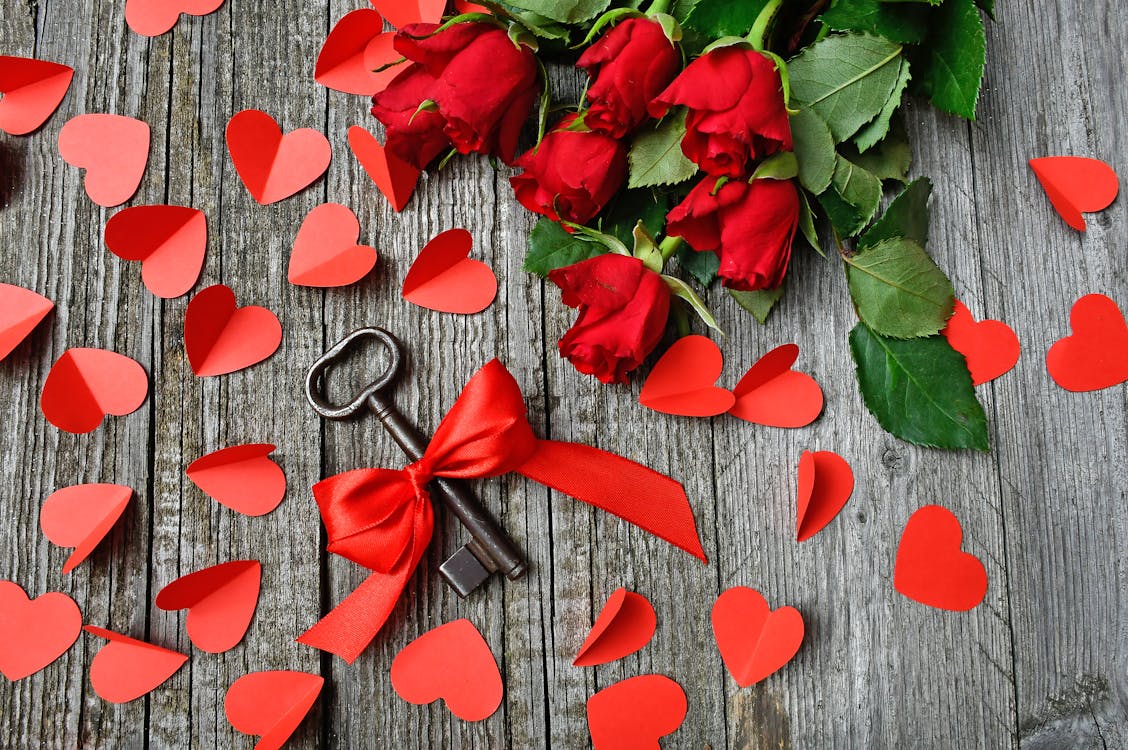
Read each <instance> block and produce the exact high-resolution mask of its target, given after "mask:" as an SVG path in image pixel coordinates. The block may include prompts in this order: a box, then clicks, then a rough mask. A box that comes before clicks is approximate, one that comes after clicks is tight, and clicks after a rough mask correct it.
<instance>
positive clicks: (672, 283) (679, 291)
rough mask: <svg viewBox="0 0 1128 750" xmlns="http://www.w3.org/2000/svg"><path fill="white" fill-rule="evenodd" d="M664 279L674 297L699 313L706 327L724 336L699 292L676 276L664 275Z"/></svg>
mask: <svg viewBox="0 0 1128 750" xmlns="http://www.w3.org/2000/svg"><path fill="white" fill-rule="evenodd" d="M662 278H663V279H665V280H666V286H668V287H670V291H671V292H673V295H674V296H675V297H677V298H679V299H682V300H685V301H686V302H687V303H689V306H690V307H692V308H693V311H694V312H696V313H697V316H698V317H699V318H701V320H703V321H704V322H705V325H707V326H709V327H710V328H712V329H713V330H714V331H716V332H717V333H720V334H722V335H724V331H722V330H721V327H720V326H719V325H717V319H716V318H714V317H713V313H711V312H710V311H709V307H708V306H707V305H706V304H705V300H703V299H701V297H700V296H699V295H698V294H697V292H695V291H693V287H691V286H690V285H689V284H687V283H685V282H684V281H682V280H681V279H679V278H677V277H676V276H667V275H666V274H662Z"/></svg>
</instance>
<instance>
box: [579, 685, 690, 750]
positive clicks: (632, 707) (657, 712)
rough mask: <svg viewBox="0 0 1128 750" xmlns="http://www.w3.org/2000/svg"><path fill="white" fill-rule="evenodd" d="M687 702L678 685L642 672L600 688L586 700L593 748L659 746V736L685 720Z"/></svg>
mask: <svg viewBox="0 0 1128 750" xmlns="http://www.w3.org/2000/svg"><path fill="white" fill-rule="evenodd" d="M688 708H689V704H688V702H687V701H686V699H685V691H684V690H682V687H681V685H679V684H678V683H676V682H674V681H673V680H671V679H670V678H669V677H666V676H665V675H661V674H644V675H639V676H638V677H631V678H630V679H627V680H623V681H622V682H616V683H615V684H614V685H611V686H610V687H606V688H603V689H602V690H600V691H599V692H598V693H596V694H595V695H593V696H591V697H590V698H588V701H587V719H588V730H589V731H590V732H591V744H592V747H593V748H594V750H661V747H662V746H661V744H659V742H658V740H659V739H661V738H662V737H665V736H666V735H668V734H672V733H673V732H675V731H676V730H677V729H678V727H680V726H681V725H682V722H684V721H685V714H686V711H687V710H688Z"/></svg>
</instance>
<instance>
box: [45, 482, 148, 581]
mask: <svg viewBox="0 0 1128 750" xmlns="http://www.w3.org/2000/svg"><path fill="white" fill-rule="evenodd" d="M132 497H133V490H132V489H130V488H129V487H122V486H121V485H119V484H79V485H75V486H73V487H63V488H62V489H60V490H56V491H55V492H53V493H52V494H51V496H50V497H48V498H47V499H46V500H44V501H43V508H42V509H41V510H40V511H39V528H40V529H42V530H43V535H44V536H45V537H47V539H49V540H50V541H51V543H52V544H56V545H58V546H60V547H68V548H73V549H74V552H72V553H71V556H70V557H68V558H67V561H66V562H65V563H64V564H63V572H64V573H69V572H71V571H72V570H74V569H75V568H76V567H77V566H78V565H79V563H81V562H82V561H83V560H85V559H86V558H87V557H89V556H90V553H91V552H93V551H94V548H95V547H97V546H98V544H99V542H101V541H102V540H103V539H105V538H106V534H108V533H110V529H112V528H113V527H114V524H115V523H117V520H118V519H119V518H121V514H122V512H123V511H124V510H125V506H127V505H129V500H130V498H132Z"/></svg>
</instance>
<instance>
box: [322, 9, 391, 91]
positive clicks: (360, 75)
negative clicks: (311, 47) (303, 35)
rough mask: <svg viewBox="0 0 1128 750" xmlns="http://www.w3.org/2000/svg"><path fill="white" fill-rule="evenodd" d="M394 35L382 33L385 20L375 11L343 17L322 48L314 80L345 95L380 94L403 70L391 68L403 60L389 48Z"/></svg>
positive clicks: (356, 12)
mask: <svg viewBox="0 0 1128 750" xmlns="http://www.w3.org/2000/svg"><path fill="white" fill-rule="evenodd" d="M395 36H396V35H395V33H394V32H387V33H385V32H384V19H383V18H381V17H380V14H379V13H378V12H377V11H374V10H371V9H368V8H362V9H360V10H354V11H352V12H351V13H348V14H346V15H345V16H344V17H343V18H341V20H340V21H337V23H336V25H335V26H334V27H333V30H332V31H330V32H329V36H328V37H326V39H325V43H324V44H322V45H321V52H319V53H318V55H317V65H316V67H315V68H314V73H313V78H314V80H315V81H317V82H318V83H320V84H321V85H322V86H326V87H328V88H331V89H333V90H335V91H343V92H345V93H346V94H360V95H363V96H372V95H373V94H378V93H380V92H381V91H383V90H384V89H386V88H387V87H388V84H389V83H391V82H392V79H393V78H395V77H396V76H397V75H399V74H400V72H401V71H402V70H403V68H402V67H401V66H399V65H393V63H395V62H396V61H397V60H402V59H403V55H401V54H400V53H399V52H396V50H395V48H394V47H393V46H392V42H393V40H394V39H395ZM386 66H391V67H386Z"/></svg>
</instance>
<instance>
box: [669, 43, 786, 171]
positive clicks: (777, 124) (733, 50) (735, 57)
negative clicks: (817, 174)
mask: <svg viewBox="0 0 1128 750" xmlns="http://www.w3.org/2000/svg"><path fill="white" fill-rule="evenodd" d="M678 104H681V105H684V106H686V107H687V108H688V109H689V114H688V116H687V117H686V136H685V138H684V139H683V140H682V150H683V151H684V152H685V155H686V156H688V157H689V158H690V159H691V160H692V161H693V163H694V164H696V165H697V166H699V167H701V168H702V169H703V170H705V171H706V172H708V173H709V174H711V175H717V176H721V175H724V176H728V177H737V178H740V177H748V176H749V175H750V174H751V173H752V162H753V161H755V160H756V159H759V158H761V157H763V156H770V155H771V154H774V153H776V152H777V151H790V150H791V125H790V124H789V123H788V120H787V109H786V107H784V104H783V85H782V84H781V83H780V78H779V71H778V70H776V63H775V61H773V60H772V59H771V58H769V57H766V56H764V55H763V54H761V53H759V52H757V51H755V50H752V49H747V48H745V47H741V46H732V47H721V48H720V49H716V50H713V51H712V52H710V53H708V54H707V55H702V56H701V57H699V58H697V59H696V60H694V61H693V62H692V63H690V64H689V67H687V68H686V69H685V70H684V71H683V72H682V74H681V75H679V76H678V77H677V79H675V80H674V82H673V83H672V84H670V87H669V88H667V89H666V90H665V91H663V92H662V93H661V94H659V95H658V97H657V98H655V99H654V101H653V102H652V103H651V105H650V113H651V114H652V115H654V116H655V117H661V116H662V115H664V114H666V112H667V111H668V110H669V109H670V107H672V106H674V105H678Z"/></svg>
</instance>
